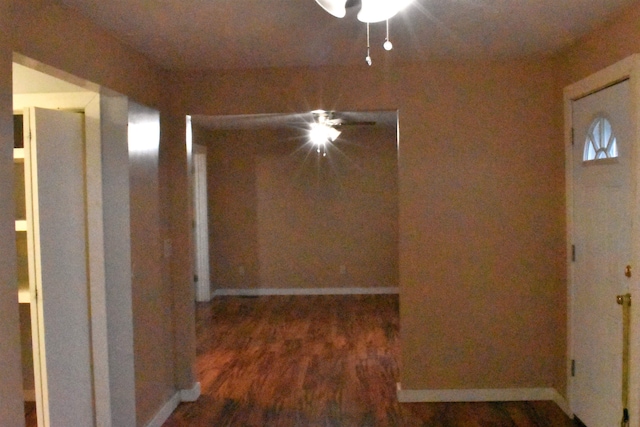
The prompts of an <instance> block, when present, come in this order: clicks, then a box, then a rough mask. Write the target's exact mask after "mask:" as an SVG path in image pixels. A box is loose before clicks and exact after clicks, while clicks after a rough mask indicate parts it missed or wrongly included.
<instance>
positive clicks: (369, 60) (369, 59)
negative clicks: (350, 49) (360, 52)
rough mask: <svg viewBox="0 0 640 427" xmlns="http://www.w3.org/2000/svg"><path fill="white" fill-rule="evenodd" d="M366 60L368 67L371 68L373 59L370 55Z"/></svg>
mask: <svg viewBox="0 0 640 427" xmlns="http://www.w3.org/2000/svg"><path fill="white" fill-rule="evenodd" d="M364 60H365V61H367V65H368V66H369V67H371V57H370V56H369V55H367V57H366V58H364Z"/></svg>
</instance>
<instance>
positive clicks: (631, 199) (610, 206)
mask: <svg viewBox="0 0 640 427" xmlns="http://www.w3.org/2000/svg"><path fill="white" fill-rule="evenodd" d="M639 76H640V57H639V56H637V55H634V56H631V57H629V58H627V59H625V60H623V61H620V62H618V63H616V64H614V65H612V66H610V67H608V68H606V69H604V70H602V71H600V72H598V73H595V74H594V75H592V76H589V77H587V78H586V79H583V80H581V81H579V82H577V83H574V84H572V85H571V86H568V87H567V88H565V91H564V104H565V141H566V144H565V147H566V183H567V254H568V294H567V298H568V306H567V311H568V336H567V339H568V341H567V351H568V354H567V378H568V381H567V384H568V398H569V406H570V410H571V412H573V413H575V414H576V415H577V416H578V417H580V418H581V419H582V421H584V422H585V423H586V424H587V425H590V426H599V425H603V426H604V425H610V424H614V425H619V423H620V420H621V418H622V404H621V394H622V392H621V384H622V369H621V365H622V362H621V357H622V355H621V352H622V350H621V349H622V308H621V306H619V305H617V304H616V295H617V294H620V293H625V292H627V290H628V291H629V292H630V293H631V294H636V293H637V292H636V291H637V288H638V275H637V271H636V272H634V273H635V274H633V275H632V277H631V278H627V277H625V274H624V273H625V267H626V265H631V266H632V267H633V266H637V265H638V263H639V262H640V257H639V255H640V239H639V238H638V237H640V233H638V230H637V229H638V227H637V224H634V219H635V218H636V217H638V214H639V212H638V211H639V209H638V207H640V197H639V195H638V192H637V187H638V186H637V182H638V173H637V171H636V170H637V166H636V165H638V155H637V151H638V150H637V149H636V148H635V147H636V146H637V144H638V135H639V134H640V133H639V132H640V116H639V110H638V105H639V102H638V101H640V86H639V85H638V82H639V78H638V77H639ZM623 81H624V82H623ZM621 82H623V83H621ZM608 91H609V92H608ZM625 92H626V95H625ZM608 97H610V100H611V101H613V102H612V103H611V106H605V105H604V104H603V103H606V102H608V101H607V99H606V98H608ZM625 97H626V98H627V100H628V102H627V101H625V100H624V98H625ZM599 98H600V99H599ZM597 117H603V118H606V119H607V120H608V121H610V123H611V124H612V126H613V128H614V130H613V131H614V132H615V134H616V137H617V144H618V154H619V156H618V158H617V159H612V160H598V161H596V162H587V164H584V163H583V154H584V147H585V141H586V139H587V134H588V132H589V130H590V127H591V125H592V124H593V123H594V120H595V119H596V118H597ZM625 117H626V120H625ZM621 121H622V122H625V121H626V126H625V125H622V128H621V124H620V122H621ZM596 132H597V131H596ZM600 135H601V136H602V135H604V134H602V133H601V134H600ZM573 139H575V145H572V143H571V141H572V140H573ZM593 231H595V234H594V233H593ZM574 245H575V252H574V250H573V247H574ZM573 253H574V254H575V260H576V261H575V262H573V261H572V255H573ZM619 254H622V255H619ZM603 282H604V283H603ZM631 309H632V311H631V331H632V333H631V342H632V345H631V354H630V359H631V373H630V404H629V411H630V415H631V425H635V426H637V425H640V424H638V421H639V420H638V384H639V382H638V380H639V378H640V376H639V375H638V374H639V372H638V371H637V370H636V369H634V366H637V365H638V363H637V362H638V360H639V355H640V352H639V346H640V343H637V341H638V339H637V338H636V337H637V336H638V335H637V333H636V332H635V331H636V330H637V329H638V328H637V327H638V325H640V316H639V314H638V313H639V312H638V310H634V307H633V306H632V308H631ZM572 359H573V360H575V375H576V376H575V377H573V376H572V369H571V362H572ZM603 360H607V362H604V363H603ZM593 388H595V390H593ZM607 402H608V403H607Z"/></svg>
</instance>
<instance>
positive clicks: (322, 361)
mask: <svg viewBox="0 0 640 427" xmlns="http://www.w3.org/2000/svg"><path fill="white" fill-rule="evenodd" d="M196 313H197V325H196V328H197V337H198V356H197V375H198V380H199V381H200V383H201V386H202V395H201V397H200V398H199V399H198V401H197V402H193V403H182V404H180V406H179V407H178V408H177V409H176V411H175V412H174V414H173V415H172V416H171V417H170V419H169V420H167V422H166V423H165V424H164V427H178V426H195V427H199V426H207V427H213V426H215V427H222V426H274V427H276V426H277V427H290V426H292V427H293V426H296V427H297V426H304V427H306V426H322V427H329V426H331V427H333V426H335V427H338V426H358V427H364V426H433V427H457V426H461V427H476V426H477V427H485V426H487V427H488V426H492V427H502V426H505V427H507V426H509V427H511V426H516V427H517V426H522V427H534V426H538V427H541V426H550V427H564V426H567V427H568V426H574V425H575V424H573V422H572V421H571V420H570V419H569V418H568V417H567V416H566V415H565V414H564V413H563V412H562V411H561V410H560V409H559V408H558V407H557V405H555V404H554V403H552V402H503V403H442V404H427V403H415V404H404V403H403V404H400V403H398V402H397V399H396V382H397V381H398V368H399V366H398V363H399V336H398V332H399V331H398V329H399V328H398V323H399V319H398V297H397V296H394V295H367V296H273V297H271V296H269V297H258V298H242V297H222V298H216V299H214V300H213V302H211V303H200V304H198V306H197V310H196ZM425 332H426V331H425Z"/></svg>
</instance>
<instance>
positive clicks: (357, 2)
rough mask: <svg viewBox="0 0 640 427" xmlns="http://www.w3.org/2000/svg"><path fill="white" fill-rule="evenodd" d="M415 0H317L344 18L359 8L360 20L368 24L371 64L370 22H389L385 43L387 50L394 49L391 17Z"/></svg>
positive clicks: (368, 52) (327, 9)
mask: <svg viewBox="0 0 640 427" xmlns="http://www.w3.org/2000/svg"><path fill="white" fill-rule="evenodd" d="M412 1H413V0H316V3H318V4H319V5H320V6H321V7H322V8H323V9H324V10H326V11H327V12H329V13H330V14H331V15H333V16H335V17H337V18H344V17H345V16H346V15H347V10H352V9H358V15H357V16H358V20H359V21H361V22H364V23H366V24H367V56H366V57H365V61H366V62H367V64H368V65H369V66H371V63H372V61H371V45H370V43H369V24H372V23H374V22H382V21H386V22H387V37H386V38H385V41H384V43H383V45H382V46H383V47H384V49H385V50H391V49H393V44H392V43H391V41H390V40H389V19H391V18H393V17H394V16H395V15H396V14H397V13H398V12H400V11H401V10H402V9H404V8H406V7H407V6H408V5H409V3H411V2H412Z"/></svg>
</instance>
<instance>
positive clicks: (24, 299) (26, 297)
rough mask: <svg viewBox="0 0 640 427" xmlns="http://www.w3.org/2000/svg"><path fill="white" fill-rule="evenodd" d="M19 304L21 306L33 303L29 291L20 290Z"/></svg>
mask: <svg viewBox="0 0 640 427" xmlns="http://www.w3.org/2000/svg"><path fill="white" fill-rule="evenodd" d="M18 302H19V303H20V304H29V303H30V302H31V292H29V289H18Z"/></svg>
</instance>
